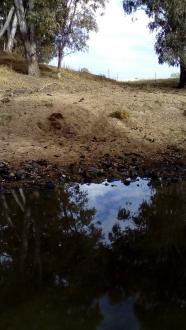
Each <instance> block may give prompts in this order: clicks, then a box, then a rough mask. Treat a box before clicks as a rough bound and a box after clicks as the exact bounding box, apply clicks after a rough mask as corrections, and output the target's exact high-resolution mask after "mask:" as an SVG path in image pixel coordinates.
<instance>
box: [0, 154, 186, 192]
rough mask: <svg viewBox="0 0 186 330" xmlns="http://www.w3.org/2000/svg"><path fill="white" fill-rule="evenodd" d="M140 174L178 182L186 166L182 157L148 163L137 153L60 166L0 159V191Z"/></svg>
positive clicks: (132, 177)
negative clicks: (7, 161) (13, 164)
mask: <svg viewBox="0 0 186 330" xmlns="http://www.w3.org/2000/svg"><path fill="white" fill-rule="evenodd" d="M138 177H143V178H144V177H145V178H150V179H153V180H160V181H161V180H163V181H167V182H177V181H179V180H185V179H186V165H185V163H183V162H182V161H181V160H177V161H176V162H175V161H170V160H169V161H165V160H164V161H163V162H162V161H161V162H155V163H149V162H147V160H144V159H142V158H141V157H139V156H137V155H135V154H130V155H129V154H126V155H124V156H120V157H119V158H112V157H109V155H106V156H105V157H104V158H102V159H101V160H98V161H97V162H96V163H94V164H86V162H84V161H81V162H80V163H71V164H70V165H69V166H60V165H54V164H51V163H48V162H47V161H46V160H40V161H29V162H26V163H22V164H20V166H19V167H18V168H17V167H14V166H10V165H9V164H8V163H5V162H3V161H1V162H0V192H9V191H10V190H11V189H18V188H23V189H29V190H30V189H33V190H34V189H54V188H55V186H56V185H58V184H60V183H61V182H64V181H67V182H69V181H70V182H71V181H72V182H82V183H89V182H101V181H104V180H108V181H112V180H121V181H123V182H124V183H125V184H126V185H129V184H130V182H131V181H133V180H136V179H137V178H138Z"/></svg>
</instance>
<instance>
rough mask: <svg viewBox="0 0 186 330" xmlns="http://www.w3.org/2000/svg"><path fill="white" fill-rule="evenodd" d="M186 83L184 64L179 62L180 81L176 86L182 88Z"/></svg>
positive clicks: (185, 67)
mask: <svg viewBox="0 0 186 330" xmlns="http://www.w3.org/2000/svg"><path fill="white" fill-rule="evenodd" d="M185 85H186V64H185V63H183V62H182V63H180V82H179V85H178V88H184V87H185Z"/></svg>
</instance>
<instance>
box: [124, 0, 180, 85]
mask: <svg viewBox="0 0 186 330" xmlns="http://www.w3.org/2000/svg"><path fill="white" fill-rule="evenodd" d="M123 8H124V11H125V12H126V13H127V14H131V13H133V12H135V11H136V10H138V9H142V10H144V11H145V13H146V14H147V15H148V16H149V17H150V18H151V21H150V23H149V28H150V30H151V31H156V32H157V34H156V43H155V50H156V53H157V54H158V58H159V63H161V64H162V63H165V62H167V63H168V64H169V65H172V66H175V65H176V66H178V65H179V66H180V69H181V70H180V72H181V74H180V84H179V87H184V85H185V83H186V0H161V1H160V0H133V1H130V0H123Z"/></svg>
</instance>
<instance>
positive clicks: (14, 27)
mask: <svg viewBox="0 0 186 330" xmlns="http://www.w3.org/2000/svg"><path fill="white" fill-rule="evenodd" d="M16 32H17V15H16V14H15V15H14V18H13V22H12V27H11V31H10V35H9V38H8V43H7V47H6V51H7V52H8V53H12V50H13V47H14V40H15V35H16Z"/></svg>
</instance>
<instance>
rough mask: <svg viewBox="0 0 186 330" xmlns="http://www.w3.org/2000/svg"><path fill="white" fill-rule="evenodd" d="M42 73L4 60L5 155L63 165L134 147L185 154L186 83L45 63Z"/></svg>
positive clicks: (0, 130)
mask: <svg viewBox="0 0 186 330" xmlns="http://www.w3.org/2000/svg"><path fill="white" fill-rule="evenodd" d="M7 61H8V60H6V61H4V62H2V60H0V63H1V64H2V63H4V64H6V65H7V64H8V62H7ZM15 63H16V62H14V63H13V64H14V65H13V64H12V67H14V66H15ZM20 68H21V65H20V62H19V69H20ZM18 71H20V70H18ZM42 72H43V74H42V76H41V78H32V77H28V76H26V75H24V74H22V73H17V72H15V71H13V69H10V68H8V67H7V66H0V141H1V148H0V160H5V161H8V162H10V163H11V164H19V163H20V162H23V161H28V160H32V159H34V160H37V159H46V160H48V161H50V162H52V163H58V164H62V165H63V164H70V163H72V162H77V163H78V162H79V161H80V160H82V159H84V161H85V162H87V163H92V162H95V161H96V160H98V159H101V158H102V157H103V156H104V155H107V154H109V155H111V156H113V157H118V156H120V157H121V156H123V155H124V154H126V153H135V154H138V155H140V156H142V157H143V158H144V159H146V160H147V161H148V160H151V161H154V160H161V159H163V158H164V156H165V155H166V157H169V156H170V157H175V158H176V159H182V160H183V161H185V159H186V157H185V155H186V92H185V90H183V91H180V90H179V91H178V90H176V89H174V88H173V87H163V86H161V84H160V85H157V86H153V85H150V84H149V83H148V82H147V83H145V84H142V85H140V84H137V85H133V84H125V83H118V82H115V81H112V80H106V79H104V78H101V77H97V76H94V75H90V74H86V73H76V72H73V71H70V70H62V72H61V73H60V75H59V73H58V72H57V70H55V69H52V68H50V67H46V66H42Z"/></svg>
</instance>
